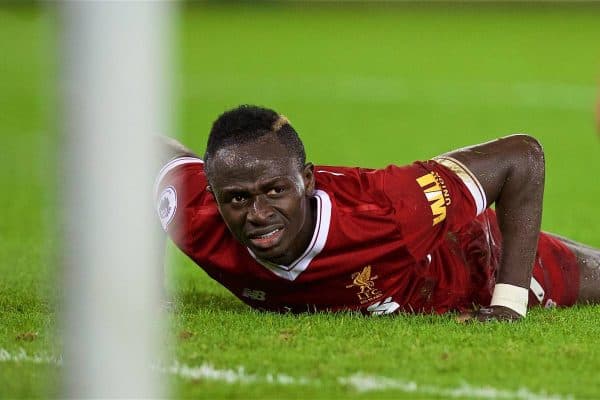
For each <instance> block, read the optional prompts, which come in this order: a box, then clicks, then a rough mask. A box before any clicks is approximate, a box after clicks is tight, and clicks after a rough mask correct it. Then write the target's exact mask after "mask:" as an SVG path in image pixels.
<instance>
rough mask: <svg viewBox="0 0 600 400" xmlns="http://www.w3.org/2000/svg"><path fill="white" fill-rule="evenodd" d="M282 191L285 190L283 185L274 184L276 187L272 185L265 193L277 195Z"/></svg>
mask: <svg viewBox="0 0 600 400" xmlns="http://www.w3.org/2000/svg"><path fill="white" fill-rule="evenodd" d="M283 192H285V188H284V187H282V186H276V187H273V188H271V189H270V190H269V191H268V192H267V194H268V195H269V196H277V195H280V194H282V193H283Z"/></svg>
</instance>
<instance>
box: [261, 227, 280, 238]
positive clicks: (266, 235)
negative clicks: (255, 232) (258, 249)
mask: <svg viewBox="0 0 600 400" xmlns="http://www.w3.org/2000/svg"><path fill="white" fill-rule="evenodd" d="M277 232H279V229H275V230H274V231H271V232H269V233H265V234H264V235H260V236H258V237H257V239H266V238H268V237H270V236H273V235H274V234H276V233H277Z"/></svg>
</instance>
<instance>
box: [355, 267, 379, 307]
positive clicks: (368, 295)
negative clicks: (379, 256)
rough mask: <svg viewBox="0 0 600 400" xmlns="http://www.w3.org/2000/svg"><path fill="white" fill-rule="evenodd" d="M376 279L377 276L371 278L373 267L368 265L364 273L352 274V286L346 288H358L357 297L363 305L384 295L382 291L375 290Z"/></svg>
mask: <svg viewBox="0 0 600 400" xmlns="http://www.w3.org/2000/svg"><path fill="white" fill-rule="evenodd" d="M376 279H377V275H375V276H371V266H370V265H368V266H366V267H364V268H363V270H362V271H360V272H355V273H353V274H352V284H351V285H348V286H346V288H352V287H357V288H358V289H359V291H358V293H356V295H357V296H358V299H359V300H360V303H361V304H363V303H366V302H369V301H372V300H375V299H377V298H379V297H381V296H382V295H383V292H382V291H381V290H379V289H376V288H375V280H376Z"/></svg>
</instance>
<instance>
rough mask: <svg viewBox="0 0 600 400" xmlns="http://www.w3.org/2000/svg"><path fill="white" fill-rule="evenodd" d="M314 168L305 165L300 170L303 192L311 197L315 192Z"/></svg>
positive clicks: (308, 164) (310, 165)
mask: <svg viewBox="0 0 600 400" xmlns="http://www.w3.org/2000/svg"><path fill="white" fill-rule="evenodd" d="M314 171H315V166H314V165H313V164H312V163H310V162H309V163H306V164H305V165H304V169H303V170H302V179H303V180H304V191H305V192H306V194H308V195H312V194H313V192H314V191H315V173H314Z"/></svg>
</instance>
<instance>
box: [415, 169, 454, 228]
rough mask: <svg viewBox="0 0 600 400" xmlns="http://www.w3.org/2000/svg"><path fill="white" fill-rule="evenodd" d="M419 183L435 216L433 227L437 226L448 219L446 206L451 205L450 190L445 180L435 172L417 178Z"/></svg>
mask: <svg viewBox="0 0 600 400" xmlns="http://www.w3.org/2000/svg"><path fill="white" fill-rule="evenodd" d="M417 183H418V184H419V186H421V188H422V189H423V193H424V194H425V197H426V198H427V201H429V207H431V213H432V214H433V226H435V225H437V224H439V223H440V222H442V221H443V220H445V219H446V206H447V205H450V204H451V200H450V194H449V193H448V189H447V188H446V185H445V184H444V180H443V179H442V178H441V177H440V176H439V175H438V174H436V173H435V172H430V173H428V174H427V175H423V176H422V177H420V178H417Z"/></svg>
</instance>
